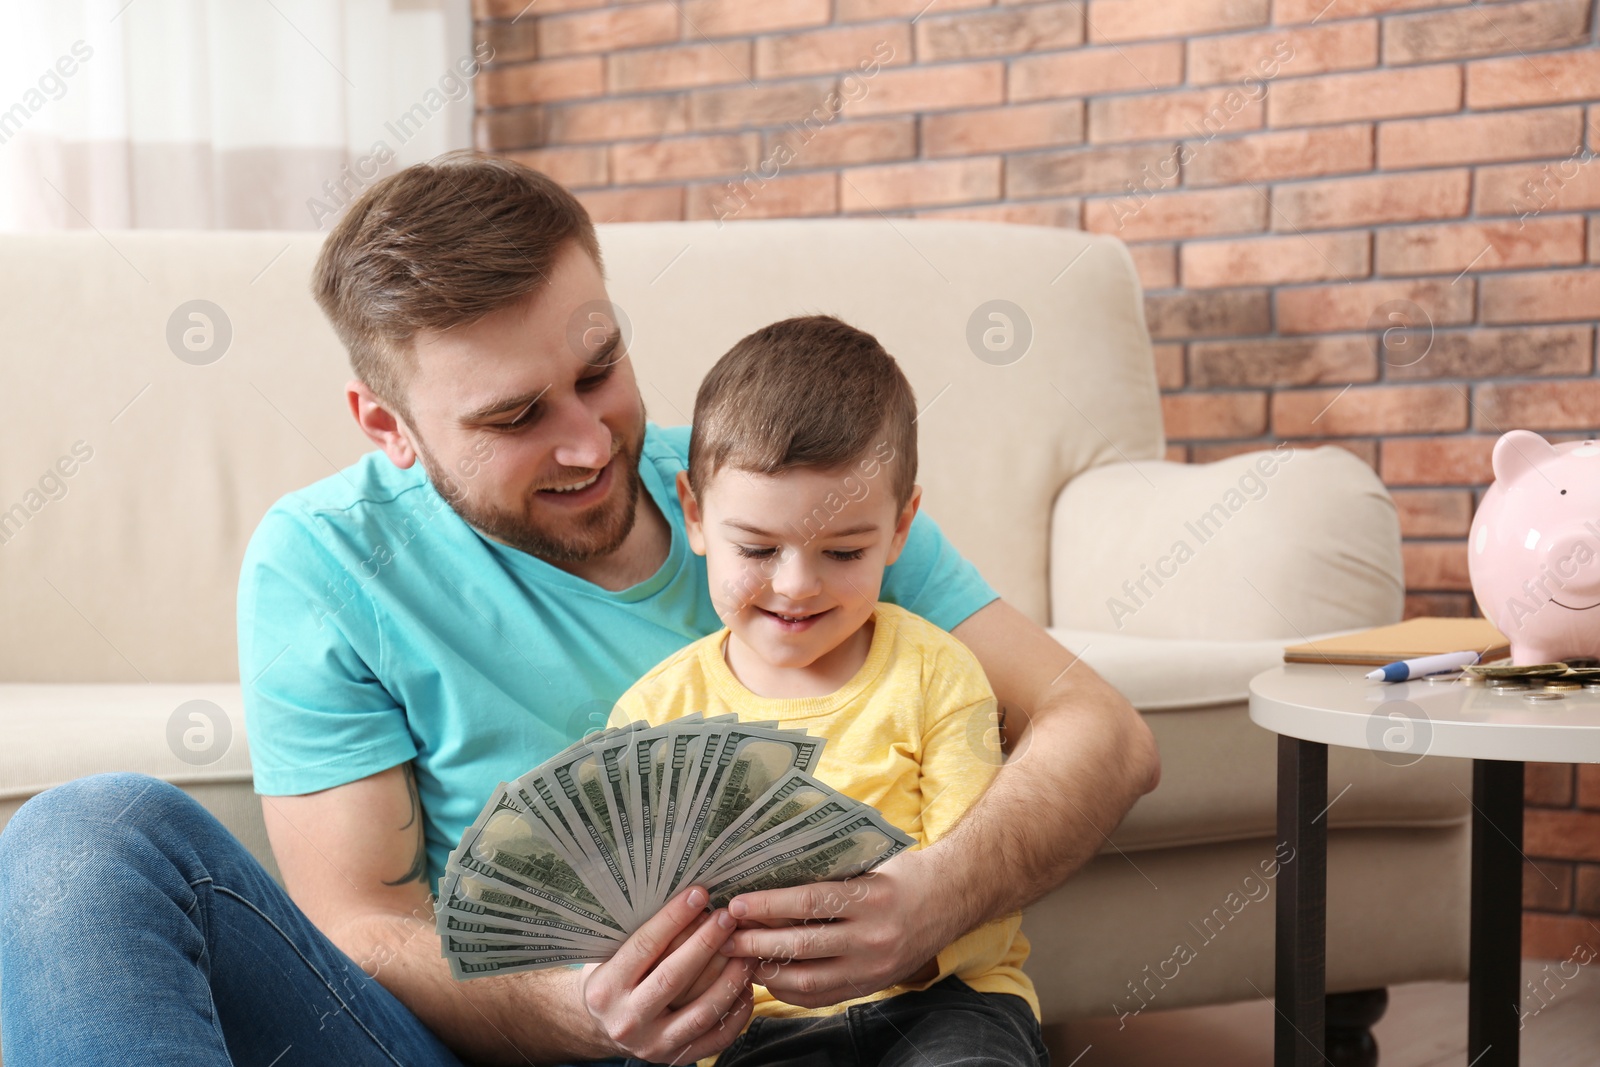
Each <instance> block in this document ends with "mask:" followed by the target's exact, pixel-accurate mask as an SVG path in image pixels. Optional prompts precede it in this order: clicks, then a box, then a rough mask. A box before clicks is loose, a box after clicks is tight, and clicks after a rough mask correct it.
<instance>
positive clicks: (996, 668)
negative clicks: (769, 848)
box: [724, 600, 1161, 1007]
mask: <svg viewBox="0 0 1600 1067" xmlns="http://www.w3.org/2000/svg"><path fill="white" fill-rule="evenodd" d="M951 632H952V633H953V634H954V635H955V636H956V637H958V638H960V639H961V641H962V642H963V643H965V644H966V645H967V646H968V647H969V648H971V649H972V651H973V653H974V654H975V655H976V656H977V657H978V661H979V663H981V664H982V665H983V670H984V673H985V675H987V676H988V679H989V684H990V685H991V686H992V687H993V688H994V691H995V696H996V697H997V698H998V701H999V705H1000V707H1001V709H1002V712H1003V713H1004V715H1005V731H1006V741H1007V745H1006V747H1007V750H1008V756H1007V759H1006V762H1005V763H1004V764H1003V765H1002V766H1001V768H1000V771H999V773H998V775H997V776H996V778H995V780H994V782H993V783H992V784H991V785H990V786H989V789H988V790H987V791H986V792H985V793H984V794H983V796H982V797H980V798H979V800H978V802H977V803H976V804H975V805H973V807H972V808H970V809H969V810H968V811H967V813H966V814H965V815H964V816H963V817H962V818H961V819H960V821H958V822H957V823H956V825H955V827H954V828H953V829H952V830H951V831H950V832H949V833H948V834H946V835H945V836H944V837H943V838H941V839H940V840H939V841H938V842H936V843H935V844H933V845H931V846H929V847H928V848H925V849H917V850H915V851H912V852H907V853H904V854H903V855H900V856H897V857H895V858H894V859H893V860H891V861H889V863H887V864H885V865H884V866H883V867H881V868H879V869H878V870H877V871H876V872H874V873H873V874H872V875H870V876H868V877H867V878H865V879H862V881H863V882H864V883H865V885H864V886H863V887H862V888H861V889H858V890H855V891H851V890H850V889H848V888H846V887H845V886H840V885H836V884H827V883H825V884H820V885H815V886H800V887H797V888H794V889H774V890H768V891H766V892H762V893H752V894H749V895H747V896H743V897H737V898H735V899H734V900H733V901H732V902H731V904H730V905H729V910H730V911H731V912H732V913H733V914H734V915H735V916H737V917H739V918H740V919H743V920H745V921H746V923H754V924H763V923H777V924H781V923H783V922H798V923H800V924H801V925H799V926H790V927H788V928H779V929H759V928H750V929H742V930H740V931H739V932H738V933H736V934H735V935H734V936H733V937H732V938H730V939H729V942H728V945H727V947H726V948H725V949H724V951H726V952H728V953H730V954H732V955H740V956H749V957H756V958H760V959H762V960H766V961H780V962H765V963H762V964H761V965H760V966H759V968H758V970H757V975H756V980H757V981H758V982H761V983H762V984H764V985H765V986H766V987H767V988H768V989H769V990H770V991H771V992H772V993H773V994H774V995H776V996H777V997H779V998H780V999H782V1000H785V1001H788V1002H790V1003H792V1004H799V1005H803V1006H806V1007H819V1006H822V1005H826V1004H834V1003H837V1002H839V1001H841V1000H847V999H850V998H853V997H859V996H863V995H865V994H867V993H871V992H875V991H876V990H879V989H883V988H885V987H887V986H890V985H893V984H895V983H896V982H901V981H907V980H921V979H924V978H926V977H928V976H929V975H928V972H929V971H930V970H932V968H931V965H930V961H931V960H932V959H933V958H934V957H935V956H936V955H937V954H938V953H939V952H940V951H941V950H942V949H943V948H944V947H945V946H946V945H948V944H950V943H951V942H953V941H954V940H955V939H956V938H958V937H960V936H961V935H962V934H964V933H966V932H967V931H968V930H970V929H972V928H973V927H975V926H978V925H980V924H982V923H984V922H987V921H989V920H990V919H994V918H998V917H999V916H1002V915H1007V914H1010V913H1011V912H1014V911H1016V910H1018V909H1019V908H1022V907H1025V906H1027V905H1028V904H1031V903H1033V902H1034V901H1035V900H1037V899H1039V898H1040V897H1041V896H1043V895H1044V894H1045V893H1047V892H1049V891H1050V890H1051V889H1052V888H1054V887H1055V886H1057V885H1059V884H1061V883H1062V882H1063V881H1065V880H1066V879H1067V878H1068V877H1069V876H1070V875H1071V874H1073V872H1075V871H1077V870H1078V869H1079V868H1080V867H1082V866H1083V865H1084V864H1085V863H1087V862H1088V861H1089V860H1090V859H1091V858H1093V856H1094V855H1095V853H1096V852H1097V851H1098V850H1099V849H1100V848H1101V846H1103V845H1104V844H1105V842H1106V840H1107V835H1109V834H1110V833H1111V831H1112V829H1113V828H1114V827H1115V826H1116V825H1117V824H1118V823H1119V822H1121V821H1122V818H1123V816H1124V815H1126V814H1127V812H1128V809H1129V808H1131V807H1132V806H1133V803H1134V801H1135V800H1137V799H1138V798H1139V797H1140V796H1141V795H1143V794H1145V793H1148V792H1149V791H1150V790H1152V789H1154V788H1155V787H1156V784H1157V782H1158V781H1160V777H1161V764H1160V759H1159V757H1158V755H1157V753H1156V746H1155V739H1154V738H1153V737H1152V736H1151V733H1150V729H1149V727H1148V726H1146V725H1145V724H1144V721H1143V720H1142V719H1141V718H1140V717H1139V714H1138V712H1136V711H1135V710H1134V708H1133V706H1132V705H1130V704H1129V703H1128V701H1127V700H1126V699H1125V698H1124V697H1123V696H1122V695H1121V694H1120V693H1118V692H1117V691H1116V690H1115V689H1113V688H1112V687H1111V686H1110V685H1109V684H1107V683H1106V681H1105V680H1104V679H1103V678H1101V677H1100V676H1099V675H1098V674H1096V673H1095V672H1094V670H1092V669H1091V668H1090V667H1089V666H1088V664H1086V663H1083V662H1081V661H1079V660H1078V659H1077V657H1076V656H1075V655H1074V654H1073V653H1071V652H1070V651H1068V650H1067V649H1065V648H1063V647H1062V646H1061V645H1060V644H1059V643H1058V642H1057V641H1055V640H1054V639H1053V638H1052V637H1051V636H1050V635H1049V634H1047V633H1045V631H1044V630H1043V629H1042V628H1040V627H1039V626H1037V625H1036V624H1034V623H1033V622H1032V621H1031V620H1029V619H1028V618H1027V617H1026V616H1025V615H1023V614H1022V613H1021V612H1019V611H1017V610H1016V609H1015V608H1013V607H1011V605H1009V604H1007V603H1005V602H1004V601H1000V600H996V601H993V602H992V603H990V604H988V605H987V606H985V607H983V608H981V609H979V610H978V611H977V612H976V613H974V614H973V615H972V616H971V617H970V618H968V619H967V620H965V621H964V622H962V623H961V624H960V625H959V626H957V627H956V628H955V629H954V630H953V631H951ZM817 918H827V919H828V920H830V921H827V922H820V923H819V922H815V921H811V920H815V919H817Z"/></svg>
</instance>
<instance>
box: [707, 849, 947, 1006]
mask: <svg viewBox="0 0 1600 1067" xmlns="http://www.w3.org/2000/svg"><path fill="white" fill-rule="evenodd" d="M930 855H931V853H930V852H927V851H923V850H917V851H912V852H906V853H902V854H901V855H899V856H896V857H895V858H894V859H892V860H890V861H889V862H888V863H886V864H884V865H883V866H882V867H879V868H878V869H877V870H875V871H873V872H871V873H870V874H866V875H863V876H861V877H859V878H852V879H850V880H849V881H846V882H818V883H817V884H815V885H806V886H796V887H795V888H793V889H768V890H765V891H763V892H760V893H746V894H744V895H742V896H737V897H734V898H733V900H732V901H731V902H730V903H729V904H728V911H729V913H730V914H731V915H733V916H734V917H735V918H736V919H737V920H738V921H739V925H740V929H738V930H736V931H734V933H733V936H731V937H729V938H728V940H727V942H726V943H725V944H724V945H723V946H722V951H723V953H724V954H725V955H728V956H732V957H735V958H738V957H744V956H753V957H757V958H758V959H759V960H760V961H761V962H760V963H758V964H757V966H756V969H755V981H757V982H759V983H760V984H762V985H764V986H766V987H767V989H768V991H770V992H771V993H772V995H773V996H775V997H777V998H778V999H779V1000H783V1001H786V1002H788V1003H790V1004H796V1005H799V1006H800V1007H805V1008H820V1007H825V1006H826V1005H829V1004H837V1003H839V1002H840V1001H842V1000H853V999H855V998H856V997H864V996H867V995H868V994H870V993H876V992H877V991H878V990H880V989H886V988H888V987H889V986H892V985H895V984H896V983H898V982H906V981H927V980H928V979H930V978H933V977H935V976H937V974H938V965H937V960H936V958H937V956H938V954H939V951H940V950H941V949H943V948H944V947H945V945H947V944H949V943H950V942H952V941H954V940H955V939H956V937H957V936H959V935H960V933H961V932H962V931H960V930H955V931H948V930H946V929H945V925H944V924H942V923H941V922H939V920H940V919H942V918H944V917H945V913H946V912H947V910H948V909H946V908H939V907H935V906H934V905H933V901H932V898H931V895H930V894H931V888H932V887H933V886H934V885H935V884H936V882H935V880H934V879H933V877H932V870H931V868H930V867H929V866H928V865H927V864H928V859H927V857H929V856H930ZM752 922H753V923H757V924H760V925H761V926H766V927H776V928H774V929H760V928H755V927H752V925H751V924H752Z"/></svg>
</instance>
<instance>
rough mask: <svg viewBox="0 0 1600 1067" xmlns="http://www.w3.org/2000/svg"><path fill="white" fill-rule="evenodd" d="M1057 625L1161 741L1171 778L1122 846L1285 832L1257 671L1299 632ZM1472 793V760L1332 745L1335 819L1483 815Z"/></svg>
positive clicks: (1059, 635) (1125, 826) (1119, 836)
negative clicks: (1259, 718)
mask: <svg viewBox="0 0 1600 1067" xmlns="http://www.w3.org/2000/svg"><path fill="white" fill-rule="evenodd" d="M1049 632H1050V634H1051V636H1052V637H1054V638H1055V639H1056V640H1058V641H1060V642H1061V643H1062V644H1063V645H1065V646H1066V647H1067V648H1069V649H1071V650H1072V651H1074V652H1076V653H1077V654H1078V655H1079V656H1081V657H1082V659H1083V661H1084V662H1085V663H1086V664H1088V665H1089V666H1091V667H1093V668H1094V669H1095V671H1097V672H1098V673H1099V674H1100V675H1101V676H1102V677H1104V678H1105V679H1106V681H1108V682H1110V683H1111V684H1112V685H1113V686H1115V687H1116V688H1117V689H1118V691H1120V692H1121V693H1123V694H1124V695H1125V696H1127V698H1128V699H1129V701H1130V702H1131V703H1132V704H1133V706H1134V707H1136V708H1138V709H1139V710H1140V711H1141V712H1143V713H1144V718H1145V722H1147V723H1148V724H1149V725H1150V729H1151V731H1152V732H1153V733H1154V734H1155V738H1156V745H1157V746H1158V747H1159V749H1160V751H1161V785H1160V787H1159V788H1157V789H1156V790H1155V792H1153V793H1150V794H1149V795H1147V796H1145V797H1143V798H1141V799H1140V800H1139V802H1138V803H1137V804H1135V805H1134V807H1133V810H1132V811H1131V812H1129V814H1128V817H1127V818H1126V819H1125V820H1123V822H1122V824H1121V825H1120V826H1119V827H1117V829H1116V831H1115V832H1113V833H1112V834H1111V841H1112V842H1114V843H1115V846H1116V847H1117V848H1121V849H1125V850H1128V851H1133V850H1137V849H1152V848H1164V847H1169V846H1174V845H1193V844H1202V843H1209V842H1216V841H1242V840H1247V839H1249V838H1256V837H1271V836H1273V834H1274V833H1275V832H1276V825H1277V751H1278V745H1277V735H1276V734H1274V733H1272V732H1271V731H1270V730H1266V729H1264V728H1262V727H1260V726H1257V725H1256V724H1255V723H1253V722H1251V721H1250V717H1249V692H1250V679H1251V678H1252V677H1254V676H1255V675H1256V674H1259V673H1260V672H1261V671H1264V670H1266V669H1267V668H1269V667H1274V666H1277V665H1279V664H1281V663H1282V662H1283V646H1284V645H1285V644H1289V643H1290V642H1287V641H1283V640H1270V641H1193V640H1179V639H1169V638H1159V637H1129V636H1127V635H1124V634H1117V633H1109V632H1102V631H1095V630H1060V629H1056V630H1051V631H1049ZM1328 636H1332V635H1331V634H1315V635H1312V637H1313V639H1314V638H1318V637H1328ZM1471 795H1472V764H1471V761H1470V760H1454V759H1444V758H1437V757H1436V758H1432V759H1424V760H1421V761H1419V762H1417V763H1415V764H1412V765H1410V766H1404V767H1402V766H1395V765H1393V764H1392V763H1388V762H1385V761H1384V760H1381V759H1379V758H1378V756H1377V755H1376V754H1375V753H1372V752H1368V751H1366V750H1364V749H1352V748H1338V747H1334V748H1331V749H1330V750H1329V753H1328V799H1329V801H1330V802H1331V806H1330V807H1329V810H1328V820H1329V824H1330V825H1331V826H1335V827H1342V828H1356V827H1430V826H1444V825H1449V824H1452V823H1458V822H1460V821H1462V820H1464V819H1465V818H1467V816H1468V815H1469V814H1470V813H1471V810H1472V805H1471V802H1470V801H1469V800H1468V798H1469V797H1470V796H1471ZM1106 847H1107V849H1110V848H1111V847H1112V846H1111V845H1109V844H1108V845H1107V846H1106Z"/></svg>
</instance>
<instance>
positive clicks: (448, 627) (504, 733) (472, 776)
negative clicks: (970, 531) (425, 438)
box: [239, 423, 998, 891]
mask: <svg viewBox="0 0 1600 1067" xmlns="http://www.w3.org/2000/svg"><path fill="white" fill-rule="evenodd" d="M688 453H689V427H687V426H678V427H671V428H662V427H658V426H656V425H655V424H653V423H647V424H646V430H645V439H644V451H643V454H642V455H641V457H640V460H639V471H640V475H641V476H642V478H643V481H644V486H645V489H646V490H647V491H648V492H649V493H650V496H651V497H652V498H653V499H654V500H655V502H656V506H657V507H659V508H660V509H661V513H662V514H663V515H665V516H666V518H667V522H668V524H669V525H670V526H671V528H672V548H671V551H670V552H669V553H668V555H667V560H666V562H665V563H663V564H662V565H661V568H660V570H658V571H657V572H656V573H655V574H654V575H652V576H651V577H649V578H647V579H646V580H644V581H643V582H640V583H639V584H637V585H634V586H632V587H630V588H628V589H623V590H620V591H618V592H611V591H609V590H606V589H602V588H601V587H600V586H597V585H595V584H593V583H592V582H589V581H586V580H584V579H582V578H578V577H576V576H574V575H572V574H568V573H567V572H566V571H563V570H560V569H558V568H556V567H553V566H551V565H550V564H548V563H546V562H544V561H543V560H541V559H538V558H537V557H535V556H532V555H529V554H528V553H526V552H522V551H520V550H518V549H515V548H510V547H507V546H505V545H502V544H500V543H499V542H497V541H493V540H491V539H489V538H487V537H485V536H483V535H482V534H480V533H478V532H477V531H476V530H474V529H473V528H472V527H471V526H469V525H467V523H466V522H464V521H463V520H462V519H461V517H460V516H458V515H457V514H456V513H455V511H453V510H452V509H451V508H450V506H449V505H448V504H447V503H445V501H444V499H443V498H442V497H441V496H440V495H439V494H438V493H437V492H436V491H435V490H434V488H433V485H432V484H431V483H430V482H429V481H428V478H427V475H426V474H425V473H424V471H423V469H422V466H421V464H416V465H414V466H412V467H411V468H410V469H408V470H401V469H400V468H398V467H396V466H395V465H394V464H393V463H391V462H390V461H389V460H388V458H387V457H386V456H385V455H384V454H383V453H382V452H372V453H369V454H368V455H366V456H364V457H362V459H360V460H359V461H358V462H356V463H355V464H353V465H351V466H350V467H347V468H346V469H344V470H343V471H340V472H339V473H338V474H336V475H333V476H331V477H328V478H324V479H323V480H322V481H320V482H317V483H316V484H314V485H310V486H307V487H306V488H304V489H301V490H299V491H298V492H294V493H290V494H289V495H288V496H285V497H284V498H283V499H281V500H279V501H278V502H277V503H276V504H274V505H273V506H272V508H271V509H270V510H269V511H268V512H267V514H266V516H265V517H264V518H262V520H261V525H260V526H259V527H258V528H257V529H256V532H255V535H254V536H253V537H251V539H250V546H249V548H248V549H247V550H246V552H245V557H244V565H243V568H242V572H241V574H240V578H239V677H240V678H241V680H242V682H243V687H244V712H245V728H246V731H247V733H248V736H249V740H250V760H251V763H252V765H253V767H254V770H255V790H256V792H257V793H260V794H264V795H267V796H283V795H293V794H300V793H311V792H315V791H317V790H319V789H327V788H330V787H332V786H336V785H343V784H344V783H346V782H353V781H355V780H356V779H358V778H365V777H366V776H368V775H371V774H376V773H377V772H379V771H381V770H384V769H386V768H389V767H393V766H395V765H397V764H400V763H404V762H406V761H407V760H412V759H414V760H415V761H416V763H415V770H416V775H417V789H418V792H419V793H420V795H421V801H422V808H423V815H424V820H425V826H424V832H425V834H426V840H427V852H428V878H429V883H430V884H431V885H433V886H434V889H435V891H437V884H438V879H439V877H440V875H441V874H442V873H443V871H444V864H445V859H446V857H447V856H448V854H449V852H450V850H451V849H452V848H454V847H455V846H456V845H457V844H458V843H459V842H460V840H461V833H462V831H463V830H465V829H466V827H467V826H468V824H470V823H471V822H472V820H473V819H474V818H475V817H477V815H478V813H479V812H480V811H482V810H483V806H484V804H485V803H486V802H487V801H488V799H489V796H490V793H491V792H492V791H493V790H494V788H495V787H496V786H497V785H498V784H499V783H500V782H503V781H510V780H511V779H513V778H516V777H517V776H519V775H521V774H523V773H524V772H526V771H528V770H530V769H532V768H533V767H535V766H537V765H538V764H540V763H542V762H543V761H544V760H546V759H548V758H549V757H550V756H553V755H555V754H556V753H557V752H559V751H560V750H561V749H562V748H564V747H566V746H567V745H568V744H570V743H571V742H573V741H575V740H577V739H578V738H579V737H581V736H582V735H583V734H584V733H585V732H587V731H588V730H590V729H593V728H596V727H601V726H604V725H605V723H606V719H607V716H608V715H609V714H610V711H611V706H612V704H613V703H614V702H615V700H616V698H617V697H619V696H620V695H622V693H623V691H624V690H626V689H627V688H628V687H629V686H630V685H632V684H633V683H634V682H635V681H636V680H638V678H639V677H640V676H641V675H643V674H644V673H645V672H646V671H648V670H649V669H650V668H651V667H654V666H655V665H656V664H657V663H659V662H661V661H662V660H663V659H666V658H667V657H668V656H669V655H671V654H672V653H674V652H676V651H678V650H679V649H680V648H682V647H683V646H685V645H687V644H689V643H690V642H691V641H694V640H696V639H698V638H701V637H704V636H706V635H707V634H710V633H713V632H715V631H717V630H719V629H721V628H722V622H721V620H720V619H718V617H717V614H716V611H715V609H714V608H713V607H712V604H711V594H710V590H709V589H708V588H707V583H706V565H705V559H704V558H703V557H701V556H698V555H696V554H695V553H694V552H692V551H691V550H690V549H689V543H688V538H687V535H686V534H685V532H684V523H683V509H682V508H681V507H680V506H679V504H678V495H677V492H676V490H675V488H674V482H675V479H676V477H677V473H678V471H680V470H682V469H684V467H685V466H686V465H687V463H688ZM881 596H882V599H884V600H887V601H889V602H890V603H894V604H899V605H900V606H902V607H904V608H907V609H909V610H911V611H914V612H916V613H917V614H918V615H922V616H924V617H925V618H927V619H929V620H930V621H932V622H933V623H935V624H936V625H938V626H940V627H942V628H944V629H946V630H949V629H952V628H953V627H955V626H956V625H957V624H958V623H960V622H961V621H962V620H963V619H965V618H966V617H967V616H969V615H971V614H972V613H973V612H975V611H977V610H978V609H979V608H981V607H983V606H984V605H985V604H987V603H989V602H990V601H991V600H994V599H995V598H996V597H997V596H998V594H997V593H995V591H994V590H993V589H991V588H990V587H989V585H988V584H987V583H986V582H985V581H984V580H983V578H982V577H981V576H980V575H979V574H978V572H977V569H976V568H974V567H973V566H972V564H970V563H968V562H967V561H966V560H964V559H962V558H961V556H960V554H959V553H957V552H956V551H955V549H954V548H952V547H951V546H950V543H949V542H948V541H946V540H945V539H944V535H943V534H941V533H940V532H939V528H938V526H937V525H935V523H934V522H933V520H932V519H930V518H928V517H927V515H926V514H925V513H922V512H920V511H919V512H918V514H917V516H916V518H915V519H914V520H913V522H912V524H911V533H910V536H909V538H908V539H907V541H906V546H905V549H904V550H903V551H902V553H901V555H900V557H899V559H897V560H896V561H895V563H894V564H892V565H891V566H890V567H889V568H888V570H887V571H886V572H885V574H884V582H883V590H882V594H881Z"/></svg>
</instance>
